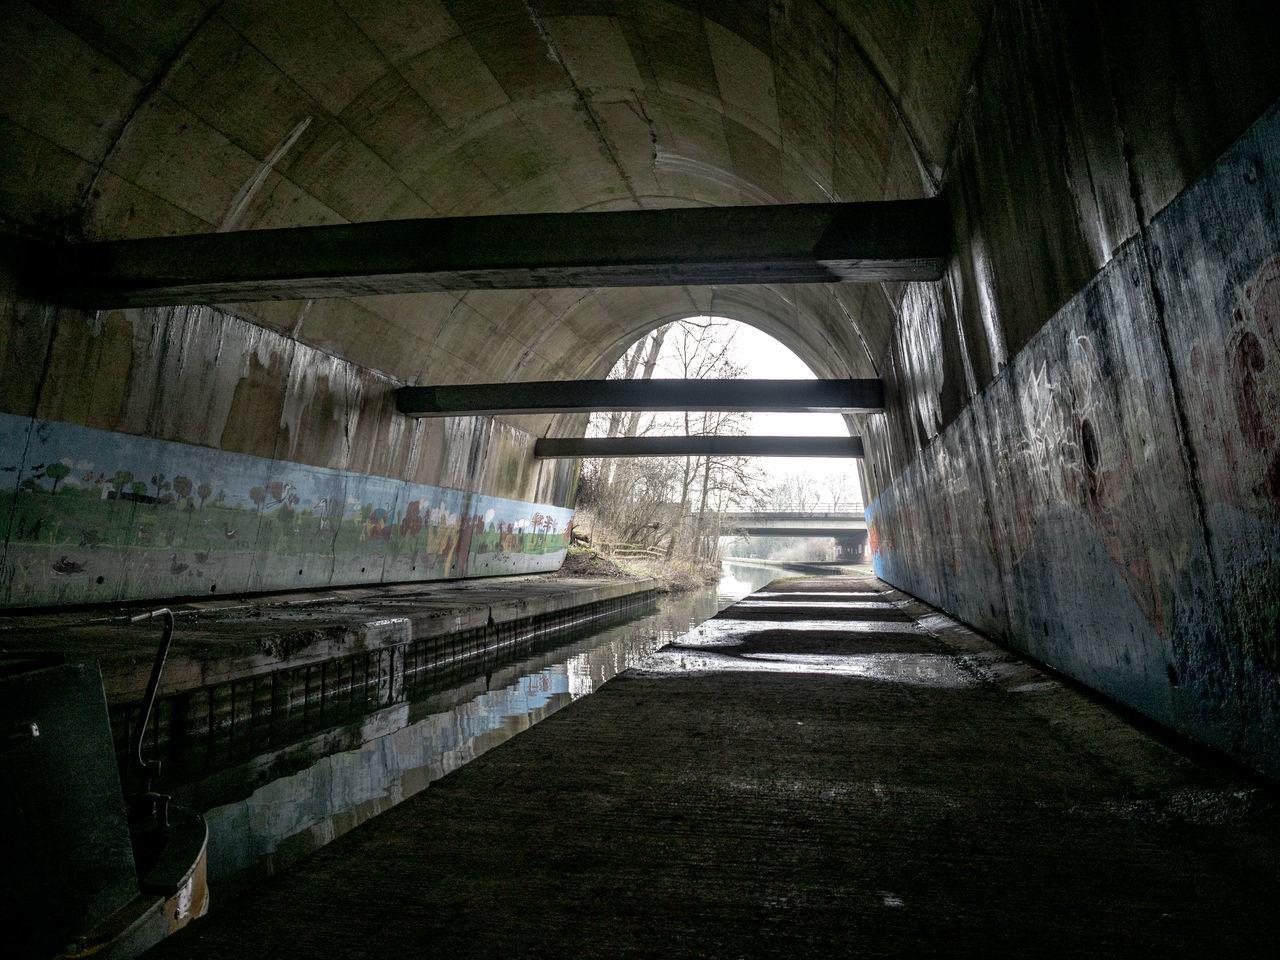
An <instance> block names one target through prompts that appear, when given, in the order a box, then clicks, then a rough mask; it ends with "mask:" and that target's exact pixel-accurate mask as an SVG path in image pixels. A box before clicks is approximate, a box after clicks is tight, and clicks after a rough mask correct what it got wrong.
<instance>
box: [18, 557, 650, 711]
mask: <svg viewBox="0 0 1280 960" xmlns="http://www.w3.org/2000/svg"><path fill="white" fill-rule="evenodd" d="M656 586H657V581H655V580H652V579H638V580H585V579H573V578H567V577H566V578H559V577H550V576H546V575H531V576H520V577H501V578H489V579H484V580H464V581H455V582H448V583H439V582H436V583H432V584H428V585H424V584H399V585H393V586H389V587H380V588H377V589H373V588H351V589H344V590H330V591H324V592H309V593H296V594H274V595H271V596H264V597H257V598H251V599H244V598H241V599H224V600H217V601H210V602H203V601H202V602H198V603H185V604H176V605H174V606H172V607H171V608H170V609H172V610H173V612H174V617H175V620H176V626H175V629H174V639H173V646H172V648H171V650H170V653H169V659H168V662H167V663H166V665H165V669H164V675H163V678H162V681H161V685H160V690H159V694H160V696H162V697H163V696H166V695H169V694H173V693H177V692H180V691H183V690H190V689H195V688H198V687H204V686H209V685H212V684H216V683H225V682H228V681H230V680H237V679H241V678H248V677H252V676H255V675H258V674H264V673H268V672H271V671H274V670H278V669H280V668H281V667H296V666H306V665H308V664H313V663H319V662H322V661H325V660H330V659H333V658H335V657H343V656H350V655H351V654H354V653H360V652H361V651H366V650H377V649H381V648H383V647H389V646H394V645H397V644H401V643H405V642H406V641H411V640H419V641H420V640H423V639H427V638H431V637H441V638H447V637H454V636H456V635H457V634H459V633H464V632H467V631H471V630H476V629H482V628H485V627H491V626H495V625H498V624H504V623H513V622H516V621H521V620H525V619H530V618H534V619H536V618H543V617H550V616H557V615H563V614H567V613H569V612H571V611H573V610H575V609H578V608H585V607H588V606H590V605H592V604H598V603H602V602H608V601H615V600H616V601H621V600H625V599H626V598H628V597H633V596H636V595H637V594H644V593H649V592H653V591H654V590H655V588H656ZM149 606H152V607H154V606H155V605H154V604H152V605H149ZM147 608H148V607H140V606H127V607H125V606H116V607H111V608H106V609H104V608H93V609H87V610H81V611H74V612H57V613H47V614H28V615H23V616H12V617H4V618H0V648H4V649H7V650H32V651H41V652H57V653H78V654H83V655H88V656H93V657H96V658H97V660H98V664H99V666H100V668H101V670H102V679H103V685H104V687H105V688H106V692H107V700H108V702H109V703H111V704H113V705H114V704H124V703H130V702H133V701H137V700H140V699H141V698H142V696H143V693H144V691H145V689H146V683H147V678H148V676H149V675H150V671H151V665H152V662H153V660H154V657H155V651H156V647H157V646H158V644H159V640H160V630H159V627H158V625H157V623H156V622H155V621H152V622H150V623H142V624H134V623H131V622H130V619H129V618H130V617H131V616H133V615H135V614H136V613H138V612H139V611H140V610H142V609H147Z"/></svg>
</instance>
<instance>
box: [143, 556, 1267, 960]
mask: <svg viewBox="0 0 1280 960" xmlns="http://www.w3.org/2000/svg"><path fill="white" fill-rule="evenodd" d="M1277 893H1280V804H1278V803H1277V793H1276V790H1275V787H1274V786H1273V785H1269V784H1266V783H1263V782H1261V781H1258V780H1256V779H1254V778H1252V777H1251V776H1249V775H1247V774H1246V773H1243V772H1241V771H1238V770H1235V769H1233V768H1230V767H1227V766H1225V765H1223V764H1221V763H1219V762H1217V761H1216V760H1214V759H1213V758H1211V757H1207V756H1205V755H1203V754H1201V753H1199V752H1196V751H1188V750H1185V749H1183V748H1182V747H1181V746H1180V745H1179V744H1177V743H1175V742H1173V741H1169V740H1165V739H1162V738H1159V737H1157V736H1155V735H1153V734H1152V733H1151V732H1150V731H1148V730H1146V729H1143V728H1141V727H1139V726H1135V725H1133V724H1132V723H1130V722H1128V721H1127V719H1126V718H1125V717H1123V716H1121V715H1119V714H1117V713H1116V712H1114V711H1113V710H1112V709H1110V708H1109V707H1108V706H1106V705H1105V704H1103V703H1101V702H1099V701H1097V700H1095V699H1093V698H1091V697H1089V696H1087V695H1085V694H1084V693H1082V692H1080V691H1079V690H1078V689H1076V688H1075V687H1073V686H1069V685H1067V684H1065V683H1063V682H1062V681H1060V680H1059V679H1057V678H1055V677H1053V676H1051V675H1049V674H1047V673H1045V672H1043V671H1041V670H1039V669H1037V668H1036V667H1034V666H1033V665H1031V664H1029V663H1027V662H1026V661H1024V660H1022V659H1020V658H1018V657H1017V656H1015V655H1013V654H1011V653H1009V652H1007V651H1005V650H1003V649H1002V648H999V647H997V646H995V645H993V644H991V643H990V642H988V641H986V640H985V639H984V638H982V637H981V636H979V635H978V634H975V633H974V632H972V631H970V630H968V629H966V628H964V627H963V626H961V625H959V624H956V623H955V622H954V621H951V620H949V619H948V618H946V617H944V616H942V615H940V614H938V613H937V612H936V611H934V610H933V609H932V608H929V607H927V606H926V605H924V604H922V603H920V602H918V601H915V600H913V599H911V598H909V597H907V596H905V595H903V594H901V593H898V592H897V591H894V590H892V589H890V588H888V587H887V586H885V585H884V584H883V583H881V582H880V581H877V580H874V579H852V578H847V579H846V578H830V579H801V580H790V581H777V582H775V583H773V584H771V585H770V586H769V587H767V588H766V589H765V590H764V591H761V592H758V593H756V594H754V595H753V596H752V597H750V598H748V599H747V600H745V601H742V602H740V603H738V604H736V605H735V606H733V607H731V608H729V609H728V610H726V611H724V612H723V613H722V614H721V615H720V616H718V617H716V618H714V619H712V620H709V621H706V622H705V623H703V624H702V625H701V626H699V627H698V628H696V629H694V630H693V631H691V632H690V633H689V634H687V635H685V636H684V637H682V638H680V639H678V640H677V641H676V642H675V643H672V644H669V645H668V646H667V647H665V648H663V649H662V650H661V651H659V652H658V653H657V654H655V655H654V656H652V657H650V658H649V659H648V660H646V661H645V662H644V663H643V664H642V665H641V666H640V667H638V668H633V669H631V670H629V671H627V672H625V673H623V674H622V675H620V676H619V677H617V678H615V679H613V680H612V681H610V682H608V683H607V684H605V685H604V686H603V687H602V688H601V689H600V690H599V691H598V692H597V693H595V694H593V695H592V696H589V697H585V698H582V699H580V700H576V701H574V702H573V703H571V704H569V705H567V706H565V707H564V708H563V709H561V710H560V711H559V712H557V713H555V714H554V715H553V716H550V717H548V718H547V719H546V720H544V721H542V722H541V723H539V724H538V725H537V726H535V727H532V728H531V729H529V730H527V731H526V732H524V733H522V734H521V735H520V736H518V737H516V738H514V739H512V740H509V741H507V742H506V743H503V744H501V745H499V746H496V747H494V748H493V749H492V750H490V751H489V752H487V753H485V754H484V755H483V756H480V757H478V758H477V759H475V760H474V761H472V762H470V763H468V764H467V765H465V766H463V767H462V768H460V769H458V770H455V771H454V772H453V773H450V774H449V775H448V776H445V777H444V778H443V779H441V780H439V781H437V782H436V783H433V784H432V785H431V786H430V787H429V788H428V789H425V790H423V791H422V792H421V793H418V794H417V795H415V796H413V797H410V798H409V799H407V800H405V801H404V802H403V803H401V804H399V805H398V806H396V807H394V808H392V809H390V810H389V811H387V812H386V813H383V814H381V815H380V816H378V817H376V818H374V819H372V820H370V821H368V822H366V823H364V824H362V825H360V826H359V827H356V828H355V829H353V830H351V831H350V832H349V833H347V834H345V835H344V836H342V837H339V838H338V839H337V840H335V841H334V842H333V843H331V844H329V845H328V846H326V847H324V848H323V849H321V850H319V851H318V852H316V853H314V854H312V855H311V856H309V857H308V858H306V859H305V860H303V861H301V862H299V863H298V864H297V865H296V866H295V867H294V868H293V869H292V870H290V871H289V872H287V873H285V874H282V875H279V876H276V877H273V878H270V879H268V880H265V881H263V882H261V883H260V884H258V885H256V886H255V887H253V888H252V890H251V892H249V893H246V894H244V895H242V896H240V897H238V898H236V899H235V900H226V901H223V902H220V901H219V891H218V890H217V889H216V888H215V889H214V890H213V892H212V896H213V902H212V908H211V913H210V916H209V917H208V918H206V919H204V920H201V921H199V922H198V923H196V924H193V925H192V926H191V927H189V928H188V929H187V930H185V931H182V932H181V933H179V934H178V935H176V936H175V937H173V938H171V939H170V940H168V941H166V942H164V943H162V944H160V945H159V946H158V947H157V948H156V949H155V950H154V951H152V953H150V954H148V956H154V957H192V958H221V957H227V958H230V957H236V958H241V957H245V956H271V957H315V956H325V957H339V958H340V957H388V958H390V957H396V958H399V957H404V956H421V955H430V956H450V957H490V958H492V957H610V958H616V957H619V956H653V957H761V956H785V957H816V956H858V957H863V956H865V957H877V956H912V957H914V956H1008V957H1012V956H1018V957H1044V956H1051V957H1059V956H1073V957H1074V956H1079V957H1098V956H1114V957H1120V956H1123V957H1131V956H1161V957H1171V956H1187V957H1193V956H1194V957H1228V956H1230V957H1255V956H1256V957H1262V956H1266V957H1270V956H1274V955H1275V954H1276V950H1277V947H1276V941H1275V936H1276V934H1277V932H1280V921H1277V919H1276V918H1275V915H1276V911H1275V906H1274V905H1275V902H1276V895H1277Z"/></svg>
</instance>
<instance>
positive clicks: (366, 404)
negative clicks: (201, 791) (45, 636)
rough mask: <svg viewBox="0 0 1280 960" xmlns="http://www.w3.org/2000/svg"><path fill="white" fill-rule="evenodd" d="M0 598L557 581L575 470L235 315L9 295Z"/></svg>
mask: <svg viewBox="0 0 1280 960" xmlns="http://www.w3.org/2000/svg"><path fill="white" fill-rule="evenodd" d="M3 306H4V315H3V326H2V327H0V336H2V337H3V346H4V349H3V354H2V356H0V385H2V387H3V389H0V531H2V532H3V535H4V541H3V543H4V554H3V562H2V564H0V605H3V606H6V607H28V606H43V605H52V604H69V603H89V602H103V601H117V600H134V599H160V598H175V597H200V596H202V597H208V596H210V595H211V594H226V593H241V592H249V591H269V590H283V589H294V588H312V587H331V586H340V585H354V584H367V583H382V582H393V581H412V580H433V579H447V578H456V577H467V576H485V575H495V574H506V573H523V572H534V571H544V570H552V569H555V568H557V567H558V566H559V565H560V563H561V561H562V560H563V557H564V553H565V545H566V543H567V541H568V535H569V526H570V523H571V520H572V515H573V511H572V509H571V508H569V507H567V506H566V504H568V503H570V502H571V497H572V487H573V482H574V474H573V473H572V471H571V470H570V469H569V468H568V466H566V465H565V464H562V463H556V464H551V463H548V464H545V465H539V464H538V463H537V462H536V461H533V460H532V456H531V455H532V443H533V438H532V437H530V436H529V434H527V433H526V432H524V431H522V430H518V429H516V428H515V427H513V426H510V425H508V424H505V423H502V422H501V421H498V420H495V419H493V418H487V417H471V418H449V419H445V420H425V419H424V420H415V419H411V418H406V417H403V416H401V415H399V414H397V413H396V412H395V409H394V402H393V399H392V393H391V391H392V390H393V388H394V387H396V386H398V384H396V383H394V382H393V381H391V380H390V379H388V378H386V377H384V376H382V375H380V374H378V373H376V372H374V371H369V370H366V369H361V368H359V367H356V366H355V365H353V364H350V363H346V362H344V361H340V360H337V359H335V358H333V357H332V356H329V355H327V354H325V353H323V352H322V351H319V350H316V349H313V348H311V347H308V346H306V345H304V344H301V343H299V342H297V341H295V340H293V339H291V338H289V337H286V336H282V335H280V334H277V333H274V332H272V331H269V330H266V329H264V328H262V327H259V326H256V325H254V324H252V323H249V322H247V321H245V320H243V319H241V318H239V317H237V316H235V315H233V314H231V313H228V312H226V311H224V310H219V309H214V308H210V307H181V308H169V309H155V310H132V311H112V312H100V313H93V314H86V313H83V312H80V311H76V310H70V309H60V308H55V307H51V306H49V305H47V304H39V303H32V302H28V301H25V300H22V299H20V298H19V297H18V296H16V294H15V293H14V291H13V288H12V284H11V283H10V284H9V285H8V291H7V296H6V297H5V298H4V300H3Z"/></svg>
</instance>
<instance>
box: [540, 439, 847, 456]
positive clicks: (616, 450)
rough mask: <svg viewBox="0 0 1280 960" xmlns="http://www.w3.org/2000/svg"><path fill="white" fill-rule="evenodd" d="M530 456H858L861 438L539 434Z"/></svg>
mask: <svg viewBox="0 0 1280 960" xmlns="http://www.w3.org/2000/svg"><path fill="white" fill-rule="evenodd" d="M533 455H534V456H535V457H538V458H541V459H544V460H554V459H561V460H565V459H572V458H576V457H844V458H848V459H861V458H862V438H861V437H589V438H585V439H583V438H571V437H543V438H541V439H540V440H538V441H537V442H536V443H535V444H534V446H533Z"/></svg>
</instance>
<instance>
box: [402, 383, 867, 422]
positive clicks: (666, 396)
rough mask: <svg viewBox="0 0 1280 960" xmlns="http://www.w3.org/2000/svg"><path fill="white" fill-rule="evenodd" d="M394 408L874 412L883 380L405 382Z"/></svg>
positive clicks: (483, 412) (435, 411)
mask: <svg viewBox="0 0 1280 960" xmlns="http://www.w3.org/2000/svg"><path fill="white" fill-rule="evenodd" d="M396 408H397V409H398V410H399V411H400V412H401V413H403V414H406V415H408V416H411V417H474V416H496V415H502V414H508V415H514V414H537V413H595V412H600V411H606V410H610V411H611V410H623V411H629V410H641V411H657V410H723V411H734V412H737V411H742V412H756V411H761V412H763V411H768V412H780V413H875V412H879V411H881V410H883V409H884V385H883V383H882V382H881V381H880V380H874V379H872V380H854V379H849V380H530V381H523V382H518V383H472V384H454V385H448V386H436V387H401V388H400V389H399V390H397V391H396Z"/></svg>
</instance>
